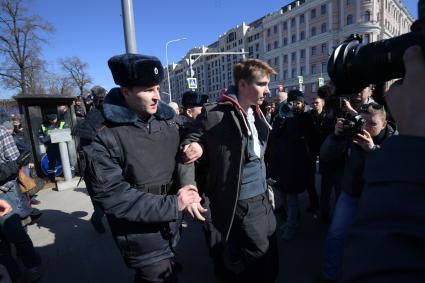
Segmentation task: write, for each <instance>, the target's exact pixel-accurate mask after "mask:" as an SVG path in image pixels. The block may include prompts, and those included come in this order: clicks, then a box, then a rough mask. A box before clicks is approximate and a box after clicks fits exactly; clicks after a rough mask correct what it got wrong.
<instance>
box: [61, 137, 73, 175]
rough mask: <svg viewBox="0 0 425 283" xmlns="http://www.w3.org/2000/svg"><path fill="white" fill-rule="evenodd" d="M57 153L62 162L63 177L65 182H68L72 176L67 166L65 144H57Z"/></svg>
mask: <svg viewBox="0 0 425 283" xmlns="http://www.w3.org/2000/svg"><path fill="white" fill-rule="evenodd" d="M59 152H60V156H61V161H62V168H63V176H64V177H65V181H69V180H71V179H72V174H71V166H70V164H69V156H68V147H67V145H66V142H59Z"/></svg>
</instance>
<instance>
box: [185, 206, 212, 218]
mask: <svg viewBox="0 0 425 283" xmlns="http://www.w3.org/2000/svg"><path fill="white" fill-rule="evenodd" d="M186 211H187V212H189V214H190V215H192V218H193V219H195V220H199V221H205V217H203V216H202V215H201V213H205V212H207V211H208V209H206V208H204V207H202V205H201V204H200V203H199V202H194V203H192V204H189V205H188V206H187V207H186Z"/></svg>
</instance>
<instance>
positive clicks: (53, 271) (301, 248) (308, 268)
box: [28, 188, 326, 283]
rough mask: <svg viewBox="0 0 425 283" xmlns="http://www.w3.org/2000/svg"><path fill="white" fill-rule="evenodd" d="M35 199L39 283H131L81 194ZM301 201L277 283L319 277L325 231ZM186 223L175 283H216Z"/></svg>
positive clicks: (192, 226) (307, 282)
mask: <svg viewBox="0 0 425 283" xmlns="http://www.w3.org/2000/svg"><path fill="white" fill-rule="evenodd" d="M37 199H38V200H40V201H41V204H40V205H37V206H36V207H37V208H38V209H40V210H42V212H43V215H42V216H41V218H40V219H39V221H38V223H37V224H34V225H31V226H29V227H28V233H29V235H30V237H31V238H32V240H33V242H34V245H35V247H36V250H37V251H38V252H39V253H40V254H41V256H42V259H43V266H44V270H45V273H44V276H43V277H42V279H41V280H40V281H39V282H41V283H68V282H69V283H71V282H72V283H75V282H83V283H86V282H89V283H98V282H99V283H109V282H111V283H113V282H120V283H130V282H133V271H132V270H130V269H128V268H127V267H126V266H125V264H124V262H123V260H122V258H121V255H120V253H119V251H118V249H117V247H116V246H115V243H114V242H113V239H112V236H111V233H110V231H109V229H108V231H107V233H105V234H97V233H96V232H95V231H94V229H93V227H92V225H91V223H90V222H89V219H90V216H91V214H92V212H93V207H92V204H91V202H90V198H89V196H88V195H87V193H86V191H85V189H84V188H77V189H74V190H66V191H61V192H57V191H52V190H43V191H40V192H39V193H38V197H37ZM301 199H302V204H303V205H302V208H301V211H303V213H302V217H301V221H300V222H301V223H300V228H299V231H298V233H297V237H296V239H295V240H294V241H292V242H289V243H284V242H283V241H282V240H279V254H280V262H279V266H280V270H279V271H280V272H279V277H278V280H277V282H286V283H311V282H312V279H313V278H314V277H316V276H317V275H318V273H319V268H320V260H321V257H322V250H323V241H324V236H325V231H326V227H325V226H324V225H323V224H322V223H321V221H319V220H318V219H317V218H315V217H312V215H311V214H307V213H304V210H305V207H306V206H307V200H306V194H303V195H302V198H301ZM188 222H189V228H186V229H184V231H183V235H182V238H181V241H180V243H179V246H178V249H177V253H178V254H177V259H178V261H179V263H181V265H182V266H183V271H182V272H180V273H179V274H178V277H179V282H180V283H198V282H202V283H218V281H217V280H216V279H215V278H214V275H213V267H212V262H211V260H210V258H209V257H208V252H207V248H206V245H205V240H204V237H203V234H202V229H201V226H200V225H199V224H198V223H195V222H192V221H190V220H189V221H188ZM104 223H105V224H106V221H104ZM259 272H261V271H259Z"/></svg>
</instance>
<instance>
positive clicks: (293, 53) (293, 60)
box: [291, 52, 296, 62]
mask: <svg viewBox="0 0 425 283" xmlns="http://www.w3.org/2000/svg"><path fill="white" fill-rule="evenodd" d="M295 56H296V54H295V52H292V54H291V61H292V62H295Z"/></svg>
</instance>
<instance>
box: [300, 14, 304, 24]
mask: <svg viewBox="0 0 425 283" xmlns="http://www.w3.org/2000/svg"><path fill="white" fill-rule="evenodd" d="M303 23H304V14H302V15H300V24H303Z"/></svg>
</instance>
